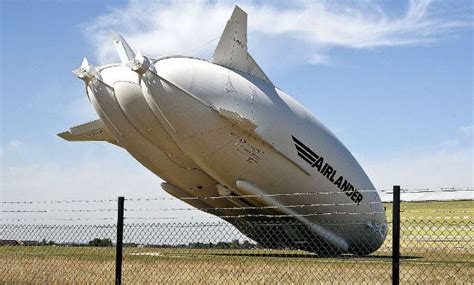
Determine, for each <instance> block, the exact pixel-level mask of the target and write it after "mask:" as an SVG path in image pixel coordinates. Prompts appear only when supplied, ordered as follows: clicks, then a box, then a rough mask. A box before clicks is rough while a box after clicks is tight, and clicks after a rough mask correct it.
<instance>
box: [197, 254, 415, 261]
mask: <svg viewBox="0 0 474 285" xmlns="http://www.w3.org/2000/svg"><path fill="white" fill-rule="evenodd" d="M206 255H214V256H236V257H279V258H309V259H342V260H350V259H368V260H370V259H392V256H391V255H366V256H355V255H340V256H334V257H320V256H318V255H316V254H310V253H308V254H305V253H302V254H295V253H290V254H284V253H207V254H206ZM419 258H422V257H421V256H409V255H405V256H400V259H419Z"/></svg>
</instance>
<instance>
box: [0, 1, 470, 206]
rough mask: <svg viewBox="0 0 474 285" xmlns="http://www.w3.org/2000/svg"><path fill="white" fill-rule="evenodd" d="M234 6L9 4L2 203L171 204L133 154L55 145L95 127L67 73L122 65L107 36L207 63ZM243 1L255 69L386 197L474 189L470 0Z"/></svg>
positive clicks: (4, 4) (5, 7) (4, 41)
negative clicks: (332, 138) (405, 191)
mask: <svg viewBox="0 0 474 285" xmlns="http://www.w3.org/2000/svg"><path fill="white" fill-rule="evenodd" d="M233 4H234V3H231V2H221V1H213V2H205V1H199V2H184V1H181V2H180V1H178V2H176V1H170V2H163V1H160V2H153V3H151V2H145V1H143V2H140V1H132V2H128V1H89V2H88V1H35V2H33V1H1V2H0V5H1V6H0V7H1V8H0V10H1V41H0V42H1V44H0V45H1V67H0V68H1V70H0V71H1V72H0V75H1V82H0V85H1V102H0V103H1V153H0V159H1V177H2V178H1V197H0V198H2V199H5V200H18V199H31V200H37V199H43V198H44V199H45V198H76V197H84V196H86V197H88V198H94V197H97V198H103V197H115V196H117V195H118V194H125V195H127V196H156V195H162V191H161V190H160V186H159V185H160V182H161V180H160V179H159V178H157V177H155V176H154V175H153V174H151V173H150V172H148V171H147V170H146V169H145V168H143V167H141V165H139V163H137V162H136V161H134V160H133V158H132V157H131V156H129V155H128V154H127V153H126V152H125V151H123V150H121V149H118V148H116V147H115V146H111V145H107V144H101V143H68V142H65V141H62V140H61V139H59V138H58V137H57V136H56V134H57V133H58V132H60V131H63V130H66V129H67V128H69V127H72V126H74V125H78V124H81V123H84V122H86V121H89V120H92V119H95V118H96V115H95V113H94V111H93V108H92V106H90V105H89V103H88V101H87V99H86V96H85V93H84V86H83V82H82V81H80V80H78V79H77V78H75V77H74V76H73V74H72V73H71V70H73V69H75V68H77V67H78V66H79V65H80V62H81V61H82V58H83V57H84V56H86V57H87V58H88V59H89V61H90V62H91V63H94V64H103V63H107V62H110V61H117V58H116V56H115V55H114V53H113V51H112V44H111V42H110V41H109V40H107V34H108V33H109V32H110V31H111V30H115V31H117V32H119V33H122V34H123V35H124V36H125V38H127V39H128V40H129V42H130V44H131V45H132V46H133V47H138V48H140V50H142V51H143V52H144V53H145V54H147V55H150V56H160V55H163V54H187V55H194V56H200V57H204V58H209V57H210V55H211V54H212V51H213V49H214V47H215V45H216V44H217V41H216V37H218V36H219V35H220V33H221V32H222V30H223V28H224V26H225V22H226V20H227V18H228V17H229V16H230V13H231V12H232V7H233ZM239 5H240V6H241V7H242V8H243V9H244V10H246V11H247V12H248V14H249V39H248V41H249V48H250V52H251V53H252V54H253V56H254V58H255V59H256V60H257V62H259V64H260V65H261V66H262V68H263V69H264V70H265V71H266V73H267V74H268V75H269V77H270V78H271V79H272V81H273V82H274V83H275V84H276V85H277V86H279V87H280V88H282V89H283V90H285V91H286V92H287V93H289V94H290V95H291V96H293V97H294V98H296V99H297V100H298V101H299V102H301V103H302V104H303V105H305V106H306V107H307V108H308V109H310V110H311V111H312V112H313V113H314V114H315V116H316V117H318V119H320V120H321V121H322V122H323V123H324V124H326V126H328V127H329V128H330V129H331V130H333V131H334V132H335V133H336V135H337V136H338V137H339V138H340V139H341V140H342V142H343V143H344V144H345V145H346V146H347V147H348V148H349V149H350V150H351V151H352V152H353V154H354V155H355V156H356V158H357V159H358V160H359V161H360V162H361V164H362V166H363V167H364V169H365V170H366V171H367V172H368V174H369V177H370V178H371V179H372V181H373V182H374V184H375V185H376V186H377V187H379V188H387V187H390V185H392V184H395V183H399V184H402V185H404V186H405V187H407V188H413V187H443V186H472V185H474V182H473V175H474V174H473V149H474V146H473V137H472V136H473V111H472V110H473V96H474V95H473V94H474V90H473V88H474V74H473V10H474V9H473V4H472V2H471V1H448V2H432V1H409V2H404V1H394V2H386V1H382V2H376V1H364V2H361V3H359V4H354V3H352V2H346V1H340V2H326V1H322V2H307V1H298V2H294V3H287V2H263V1H255V2H254V1H244V2H242V3H239Z"/></svg>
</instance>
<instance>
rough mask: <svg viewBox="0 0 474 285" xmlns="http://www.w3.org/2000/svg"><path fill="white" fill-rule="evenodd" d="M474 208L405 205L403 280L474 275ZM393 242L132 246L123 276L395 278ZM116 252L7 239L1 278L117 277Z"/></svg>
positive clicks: (159, 279) (187, 279)
mask: <svg viewBox="0 0 474 285" xmlns="http://www.w3.org/2000/svg"><path fill="white" fill-rule="evenodd" d="M386 207H387V210H388V211H390V205H389V204H387V205H386ZM473 210H474V201H448V202H404V203H403V204H402V213H401V215H402V233H401V234H402V240H401V247H402V249H401V254H402V261H401V281H402V282H403V283H439V282H441V281H444V282H447V283H459V284H461V283H469V282H472V280H474V272H473V266H474V263H473V260H474V252H473V249H472V245H473V241H474V233H473V231H472V227H473V223H472V218H473V213H472V211H473ZM388 215H391V213H389V214H388ZM425 222H426V223H425ZM433 225H435V226H433ZM390 243H391V236H390V235H389V236H388V237H387V241H386V243H385V244H384V245H383V246H382V247H381V248H380V249H379V250H378V251H377V252H376V253H374V254H372V255H370V256H366V257H339V258H319V257H316V256H315V255H313V254H310V253H307V252H303V251H293V250H265V249H246V250H243V249H225V250H223V249H189V248H137V247H130V248H126V249H125V251H124V260H123V281H124V283H132V284H133V283H154V284H157V283H179V284H190V283H239V282H248V283H285V284H286V283H293V284H301V283H306V284H309V283H334V282H340V283H369V284H375V283H390V281H391V280H390V275H391V244H390ZM114 256H115V249H114V248H112V247H108V248H97V247H63V246H56V247H48V246H31V247H30V246H1V247H0V284H4V283H5V284H10V283H21V284H24V283H48V284H63V283H71V282H73V283H113V280H114V268H115V265H114Z"/></svg>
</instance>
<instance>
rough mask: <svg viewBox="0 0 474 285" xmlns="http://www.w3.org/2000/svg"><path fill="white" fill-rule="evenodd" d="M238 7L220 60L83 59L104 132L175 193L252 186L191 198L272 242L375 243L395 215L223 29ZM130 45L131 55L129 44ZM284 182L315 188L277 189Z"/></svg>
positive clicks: (317, 247) (339, 148)
mask: <svg viewBox="0 0 474 285" xmlns="http://www.w3.org/2000/svg"><path fill="white" fill-rule="evenodd" d="M236 9H237V8H236ZM242 13H243V12H242V11H240V12H239V11H238V10H236V11H234V14H233V16H232V18H231V20H230V21H229V23H228V26H226V30H225V31H224V35H223V38H222V39H221V41H220V42H219V45H218V49H217V50H216V54H215V59H214V63H213V62H208V61H204V60H200V59H195V58H190V57H181V56H176V57H164V58H161V59H158V60H155V61H153V62H149V61H147V59H145V58H143V57H140V56H141V55H140V56H138V58H139V59H141V61H140V62H138V60H136V62H135V65H136V64H138V67H137V68H135V65H133V64H132V65H131V66H132V68H130V67H129V66H126V65H124V64H116V65H108V66H103V67H101V68H99V70H97V71H95V70H92V69H90V68H88V67H85V68H83V69H81V70H80V72H82V73H78V76H80V77H81V78H83V79H84V80H85V81H86V84H87V94H88V96H89V98H90V101H91V103H92V105H93V106H94V108H95V110H96V112H97V113H98V115H99V117H100V118H101V121H102V123H103V125H104V127H103V129H100V132H97V133H100V134H102V136H103V135H107V136H106V137H102V139H103V140H106V141H109V142H113V143H115V144H117V145H120V146H121V147H123V148H125V149H126V150H127V151H128V152H129V153H130V154H131V155H132V156H133V157H134V158H135V159H137V160H138V161H139V162H140V163H141V164H143V165H144V166H145V167H147V168H148V169H150V170H151V171H152V172H153V173H155V174H156V175H158V176H160V177H161V178H162V179H164V180H165V181H166V183H164V184H163V189H164V190H165V191H167V192H168V193H170V194H171V195H173V196H175V197H177V198H185V197H203V198H204V197H213V196H219V195H220V196H229V195H235V196H243V197H245V198H229V199H212V200H211V199H202V200H186V202H187V203H189V204H191V205H193V206H195V207H198V208H205V209H208V212H210V213H212V214H214V215H217V216H220V217H224V218H225V219H226V220H228V221H229V222H231V223H233V224H234V225H236V226H237V227H238V228H239V229H240V230H241V231H242V232H243V233H244V234H247V235H248V236H249V237H251V238H253V239H255V240H256V241H259V242H261V243H263V244H264V245H266V246H269V247H288V246H290V247H295V248H300V249H304V250H311V251H314V252H317V253H319V254H326V253H329V252H333V253H344V252H350V253H355V254H367V253H370V252H373V251H375V250H376V249H377V248H379V247H380V246H381V244H382V243H383V241H384V239H385V235H386V231H387V229H386V228H387V223H386V217H385V213H384V209H383V205H382V203H381V200H380V197H379V195H378V194H377V192H376V190H375V188H374V186H373V185H372V183H371V181H370V179H369V178H368V177H367V175H366V174H365V172H364V171H363V170H362V168H361V167H360V165H359V164H358V163H357V161H356V160H355V159H354V157H353V156H352V155H351V153H350V152H349V151H348V150H347V149H346V148H345V147H344V145H343V144H342V143H341V142H340V141H339V140H338V139H337V138H336V137H335V136H334V134H332V133H331V132H330V131H329V130H328V129H327V128H326V127H324V126H323V125H322V124H321V123H320V122H319V121H318V120H317V119H316V118H315V117H314V116H313V115H312V114H311V113H310V112H308V111H307V110H306V109H305V108H304V107H302V106H301V105H300V104H299V103H297V102H296V101H295V100H293V99H292V98H291V97H289V96H288V95H286V94H285V93H284V92H283V91H281V90H279V89H278V88H276V87H275V86H274V85H273V84H272V83H271V82H270V81H269V80H268V78H267V77H266V75H265V74H264V73H263V71H261V70H260V69H259V67H258V65H256V63H255V61H254V60H253V59H252V58H251V57H250V55H249V54H248V53H247V51H246V45H244V44H242V42H245V43H246V37H244V38H242V39H240V40H239V35H240V34H239V33H236V36H235V37H233V38H229V37H226V36H225V34H226V33H230V32H231V30H229V29H231V28H232V29H234V28H235V29H237V32H239V31H240V33H243V32H242V29H243V27H240V28H239V27H237V28H236V27H235V26H236V25H237V24H238V21H237V20H239V19H240V21H241V22H243V21H244V20H246V17H245V18H242V17H243V16H242V15H243V14H242ZM236 21H237V22H236ZM236 23H237V24H236ZM237 26H238V25H237ZM244 26H245V28H246V21H245V25H244ZM229 27H230V28H229ZM240 37H243V36H242V35H240ZM244 40H245V41H244ZM226 41H232V44H234V46H233V50H232V54H233V55H234V56H235V55H239V53H240V54H242V53H244V54H243V55H241V57H242V58H243V60H244V61H245V60H246V63H245V65H244V67H245V66H247V67H248V68H247V69H243V68H242V66H239V65H238V64H235V62H232V61H231V62H226V60H227V59H226V54H228V51H227V50H226V49H227V48H228V46H229V43H227V42H226ZM118 42H119V41H118ZM118 42H116V43H118ZM243 48H245V49H243ZM122 51H123V52H122V53H121V55H123V56H124V57H126V56H127V54H133V52H132V51H131V49H130V48H129V47H128V45H125V47H124V49H123V50H122ZM245 55H247V56H245ZM126 59H127V58H125V60H126ZM123 61H124V60H123ZM137 62H138V63H137ZM132 63H133V62H132ZM216 63H217V64H216ZM140 64H141V65H140ZM239 64H240V63H239ZM132 69H133V70H132ZM243 70H244V71H245V72H244V71H243ZM88 135H89V137H92V135H90V133H88ZM61 136H63V137H64V138H66V139H70V140H74V139H73V135H71V134H70V133H68V134H65V133H63V134H61ZM77 140H85V139H83V137H78V139H77ZM91 140H92V139H91ZM287 193H314V195H307V194H302V195H281V196H275V194H287ZM318 193H320V195H318ZM248 195H252V196H251V197H248ZM272 195H273V196H272ZM246 196H247V197H246ZM292 205H313V206H306V207H291V206H292ZM259 206H262V208H260V209H258V207H259ZM268 206H273V207H272V208H269V207H268ZM249 208H250V209H249ZM268 222H272V223H278V225H276V226H280V230H279V237H276V238H275V239H273V241H270V240H268V239H267V240H265V239H262V234H263V228H262V227H263V226H261V225H262V223H268ZM258 229H260V230H258ZM278 241H280V242H278Z"/></svg>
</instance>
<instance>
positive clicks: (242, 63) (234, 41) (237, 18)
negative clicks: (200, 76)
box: [212, 6, 272, 84]
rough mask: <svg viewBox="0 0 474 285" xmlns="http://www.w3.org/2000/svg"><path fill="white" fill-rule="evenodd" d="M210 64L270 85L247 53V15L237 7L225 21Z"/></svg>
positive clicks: (268, 80)
mask: <svg viewBox="0 0 474 285" xmlns="http://www.w3.org/2000/svg"><path fill="white" fill-rule="evenodd" d="M212 62H213V63H216V64H219V65H222V66H225V67H228V68H232V69H235V70H238V71H242V72H245V73H248V74H251V75H253V76H255V77H257V78H259V79H261V80H263V81H266V82H268V83H270V84H272V83H271V81H270V79H268V77H267V76H266V75H265V73H264V72H263V71H262V69H261V68H260V67H259V66H258V64H257V63H256V62H255V60H254V59H253V58H252V57H251V56H250V54H249V53H248V51H247V13H245V12H244V11H243V10H242V9H240V8H239V7H238V6H235V8H234V12H233V13H232V16H231V17H230V19H229V21H227V25H226V26H225V29H224V32H223V33H222V36H221V38H220V40H219V43H218V44H217V47H216V50H215V51H214V56H213V59H212Z"/></svg>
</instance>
